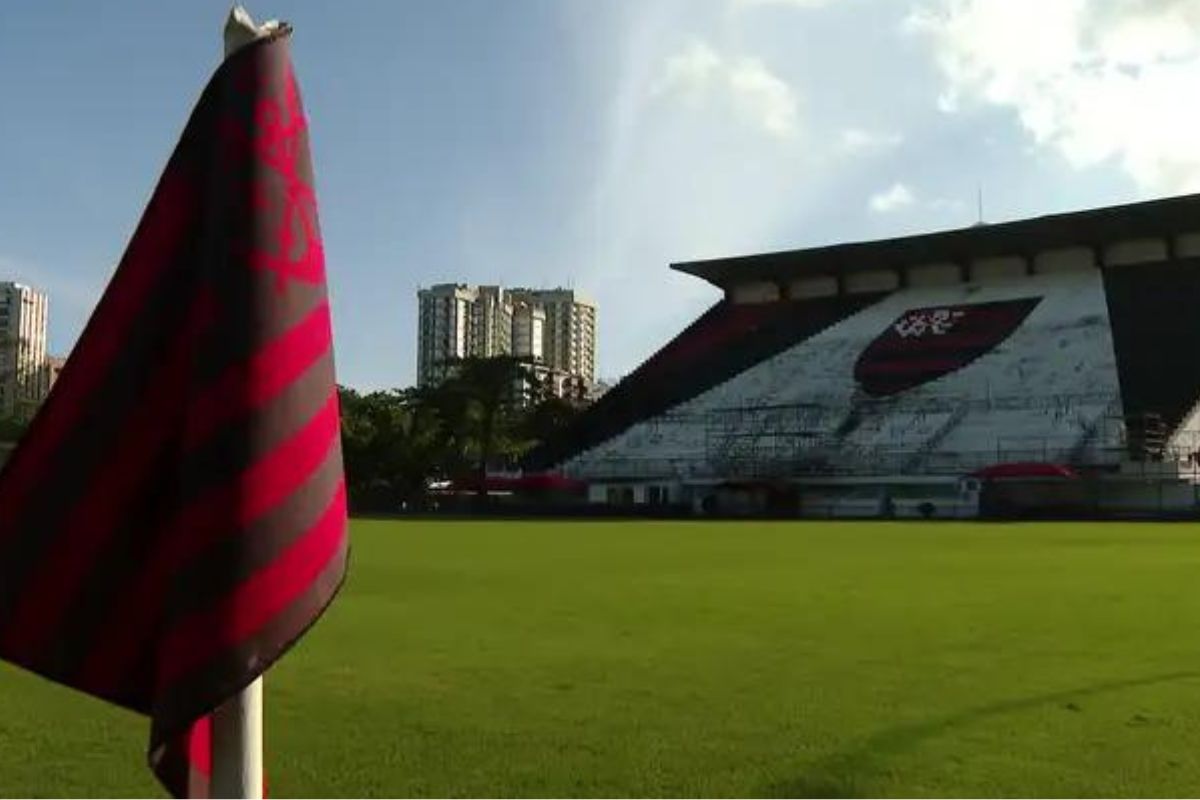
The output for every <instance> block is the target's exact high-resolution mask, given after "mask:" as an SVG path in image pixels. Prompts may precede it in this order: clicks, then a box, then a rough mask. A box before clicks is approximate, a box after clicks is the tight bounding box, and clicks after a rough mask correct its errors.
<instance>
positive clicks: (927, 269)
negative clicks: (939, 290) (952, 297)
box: [908, 263, 962, 289]
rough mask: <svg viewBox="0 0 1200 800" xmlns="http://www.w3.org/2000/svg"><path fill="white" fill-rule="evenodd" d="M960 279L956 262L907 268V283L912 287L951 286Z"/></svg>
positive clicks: (959, 271) (960, 273) (960, 274)
mask: <svg viewBox="0 0 1200 800" xmlns="http://www.w3.org/2000/svg"><path fill="white" fill-rule="evenodd" d="M961 280H962V271H961V270H960V269H959V268H958V265H957V264H946V263H941V264H920V265H918V266H915V267H912V268H910V269H909V270H908V285H909V287H911V288H914V289H920V288H924V287H930V286H953V285H954V284H956V283H959V282H960V281H961Z"/></svg>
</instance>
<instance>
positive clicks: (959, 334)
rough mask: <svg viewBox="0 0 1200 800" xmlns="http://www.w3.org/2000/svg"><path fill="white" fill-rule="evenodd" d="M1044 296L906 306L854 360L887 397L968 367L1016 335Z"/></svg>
mask: <svg viewBox="0 0 1200 800" xmlns="http://www.w3.org/2000/svg"><path fill="white" fill-rule="evenodd" d="M1039 300H1040V298H1036V297H1034V298H1022V299H1020V300H1003V301H1000V302H995V303H977V304H975V305H947V306H930V307H928V308H914V309H910V310H908V311H905V312H904V313H903V314H901V315H900V316H899V317H898V318H897V319H896V320H895V321H894V322H893V323H892V324H891V325H889V326H888V327H887V330H885V331H884V332H883V333H881V334H880V335H879V336H877V337H876V338H875V340H874V341H872V342H871V343H870V344H869V345H867V347H866V349H864V350H863V351H862V354H861V355H860V356H859V357H858V361H857V362H856V363H855V364H854V379H855V380H856V381H858V384H859V386H861V387H862V389H863V391H864V392H866V393H867V394H868V395H871V396H872V397H887V396H889V395H893V394H896V393H898V392H903V391H904V390H906V389H911V388H913V387H914V386H920V385H921V384H923V383H928V382H929V381H932V380H937V379H938V378H940V377H942V376H943V375H948V374H949V373H951V372H954V371H955V370H959V369H962V368H963V367H965V366H966V365H968V364H970V363H971V362H972V361H974V360H975V359H977V358H979V357H980V356H982V355H983V354H985V353H987V352H989V351H990V350H992V349H993V348H995V347H996V345H998V344H1000V343H1001V342H1003V341H1004V340H1005V339H1007V338H1008V337H1009V336H1011V335H1012V333H1013V331H1015V330H1016V329H1017V328H1018V327H1020V325H1021V323H1022V322H1024V321H1025V318H1026V317H1028V316H1029V312H1031V311H1033V309H1034V307H1035V306H1037V304H1038V302H1039Z"/></svg>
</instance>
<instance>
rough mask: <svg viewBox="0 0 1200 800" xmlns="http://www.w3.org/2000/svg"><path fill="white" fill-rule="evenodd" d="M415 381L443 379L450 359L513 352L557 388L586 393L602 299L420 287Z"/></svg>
mask: <svg viewBox="0 0 1200 800" xmlns="http://www.w3.org/2000/svg"><path fill="white" fill-rule="evenodd" d="M417 297H418V303H419V311H418V322H417V383H418V385H421V386H427V385H430V384H434V383H438V382H439V381H441V380H443V379H444V378H445V377H446V374H447V362H448V361H449V360H452V359H457V358H467V357H469V356H474V357H478V358H490V357H493V356H500V355H514V356H518V357H522V358H527V359H529V360H530V361H531V362H532V363H533V364H534V365H535V372H536V374H537V376H538V378H539V380H541V381H543V382H545V383H546V385H547V386H549V387H550V388H551V391H553V392H554V393H556V394H560V395H562V394H564V393H567V392H569V393H571V394H572V396H575V395H579V396H584V395H586V393H587V391H588V390H589V389H590V387H591V386H592V384H593V383H595V380H596V305H595V304H594V303H592V302H591V301H590V300H587V299H586V298H584V297H583V296H582V295H580V294H579V293H578V292H575V291H574V290H571V289H548V290H545V289H511V290H510V289H505V288H503V287H501V286H467V285H465V284H453V283H445V284H439V285H436V286H433V287H430V288H429V289H421V290H420V291H418V292H417Z"/></svg>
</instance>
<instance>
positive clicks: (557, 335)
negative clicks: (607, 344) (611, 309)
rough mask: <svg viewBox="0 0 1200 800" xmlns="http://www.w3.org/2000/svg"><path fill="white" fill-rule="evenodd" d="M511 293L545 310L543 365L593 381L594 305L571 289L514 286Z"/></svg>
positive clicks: (594, 347)
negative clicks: (521, 287) (516, 287)
mask: <svg viewBox="0 0 1200 800" xmlns="http://www.w3.org/2000/svg"><path fill="white" fill-rule="evenodd" d="M512 295H513V296H514V297H517V298H521V299H526V300H528V301H529V302H532V303H534V304H536V305H539V306H541V307H542V308H543V309H545V311H546V322H545V328H544V332H543V337H542V341H543V356H544V359H545V363H546V366H547V367H549V368H550V369H551V370H554V371H556V372H561V373H562V374H564V375H570V376H575V377H578V378H581V379H582V380H583V382H584V384H585V385H586V386H589V387H590V386H591V385H592V384H593V383H595V382H596V304H595V303H593V302H592V301H591V300H589V299H587V298H585V297H584V296H583V295H582V294H580V293H579V292H576V291H574V290H573V289H514V290H513V291H512Z"/></svg>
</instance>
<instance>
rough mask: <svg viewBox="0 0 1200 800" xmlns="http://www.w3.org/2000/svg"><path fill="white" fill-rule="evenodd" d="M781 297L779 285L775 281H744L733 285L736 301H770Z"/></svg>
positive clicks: (734, 299) (734, 300)
mask: <svg viewBox="0 0 1200 800" xmlns="http://www.w3.org/2000/svg"><path fill="white" fill-rule="evenodd" d="M778 299H779V287H778V286H777V285H776V284H774V283H767V282H756V283H743V284H740V285H738V286H735V287H733V302H735V303H770V302H772V301H774V300H778Z"/></svg>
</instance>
